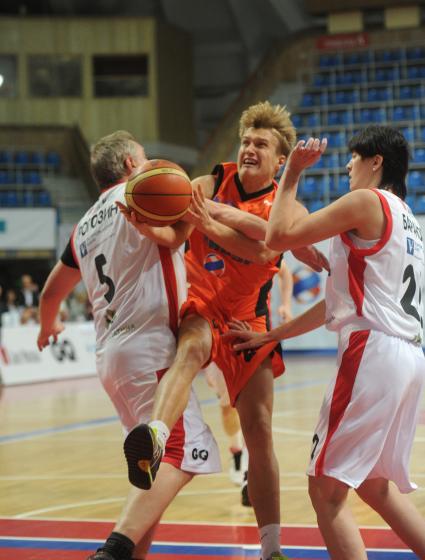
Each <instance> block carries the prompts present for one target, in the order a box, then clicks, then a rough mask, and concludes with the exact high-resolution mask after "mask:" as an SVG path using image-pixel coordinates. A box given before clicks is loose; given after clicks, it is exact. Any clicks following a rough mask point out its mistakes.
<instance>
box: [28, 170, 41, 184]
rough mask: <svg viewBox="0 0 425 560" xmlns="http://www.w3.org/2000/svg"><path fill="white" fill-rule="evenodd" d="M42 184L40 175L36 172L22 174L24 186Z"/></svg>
mask: <svg viewBox="0 0 425 560" xmlns="http://www.w3.org/2000/svg"><path fill="white" fill-rule="evenodd" d="M42 183H43V181H42V179H41V175H40V173H39V172H38V171H30V172H29V173H26V174H24V184H25V185H34V186H35V185H41V184H42Z"/></svg>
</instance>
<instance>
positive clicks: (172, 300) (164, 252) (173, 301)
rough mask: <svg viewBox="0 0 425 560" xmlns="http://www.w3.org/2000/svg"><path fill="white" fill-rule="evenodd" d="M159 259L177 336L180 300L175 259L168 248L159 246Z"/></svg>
mask: <svg viewBox="0 0 425 560" xmlns="http://www.w3.org/2000/svg"><path fill="white" fill-rule="evenodd" d="M158 250H159V258H160V260H161V266H162V274H163V276H164V282H165V291H166V292H167V299H168V309H169V312H170V329H171V330H172V331H173V333H174V336H177V329H178V319H179V298H178V295H177V279H176V271H175V270H174V264H173V257H172V256H171V251H170V249H168V248H167V247H161V246H159V245H158Z"/></svg>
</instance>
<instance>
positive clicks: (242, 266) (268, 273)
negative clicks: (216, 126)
mask: <svg viewBox="0 0 425 560" xmlns="http://www.w3.org/2000/svg"><path fill="white" fill-rule="evenodd" d="M213 174H214V175H215V176H216V184H215V189H214V197H213V200H215V201H217V202H222V203H224V204H230V205H231V206H234V207H236V208H239V209H241V210H244V211H246V212H250V213H251V214H255V215H256V216H260V217H261V218H263V219H265V220H268V218H269V214H270V210H271V206H272V203H273V200H274V197H275V194H276V189H277V183H276V182H273V183H272V184H271V185H270V186H269V187H266V188H264V189H262V190H261V191H259V192H255V193H246V192H245V191H244V189H243V186H242V183H241V182H240V179H239V176H238V174H237V166H236V164H235V163H223V164H220V165H217V166H216V168H215V169H214V171H213ZM189 247H190V248H189V250H188V251H187V252H186V268H187V278H188V282H189V297H191V296H192V297H196V298H200V299H201V300H203V301H204V302H205V303H207V304H208V305H209V306H213V307H214V311H215V313H214V314H216V313H217V312H218V313H219V314H220V315H221V316H222V317H224V318H227V319H229V318H231V317H233V318H237V319H241V320H252V319H254V318H255V317H260V316H266V317H267V318H268V304H269V299H270V289H271V286H272V279H273V276H274V275H275V273H276V272H277V271H278V263H279V258H276V259H275V260H274V261H273V262H271V263H267V264H256V263H253V262H249V261H247V260H244V259H241V258H239V257H237V256H235V255H231V254H230V253H229V252H228V251H226V250H224V249H222V248H221V247H219V246H218V245H217V244H216V243H214V242H213V241H211V240H210V239H208V238H207V237H206V236H205V235H204V234H203V233H200V232H198V231H197V230H195V231H194V232H193V234H192V235H191V237H190V241H189Z"/></svg>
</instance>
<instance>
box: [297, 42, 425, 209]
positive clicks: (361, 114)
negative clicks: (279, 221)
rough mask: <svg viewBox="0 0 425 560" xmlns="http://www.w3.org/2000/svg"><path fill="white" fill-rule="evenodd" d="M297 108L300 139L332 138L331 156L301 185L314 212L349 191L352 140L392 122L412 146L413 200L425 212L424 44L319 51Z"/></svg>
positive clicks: (410, 185)
mask: <svg viewBox="0 0 425 560" xmlns="http://www.w3.org/2000/svg"><path fill="white" fill-rule="evenodd" d="M292 109H293V121H294V124H295V126H296V127H297V131H298V135H299V137H300V138H304V139H306V138H308V137H309V136H321V137H323V136H326V137H327V138H328V149H327V151H326V154H325V155H324V156H323V158H322V159H321V161H320V162H319V163H318V164H316V165H315V166H314V167H313V168H311V169H309V170H307V172H306V173H305V176H304V178H303V180H302V182H301V184H300V190H299V194H300V197H301V198H302V199H303V201H304V202H305V204H306V205H307V206H308V207H309V209H310V210H317V209H318V208H320V207H322V206H323V205H325V204H328V203H329V202H330V201H332V200H333V199H335V198H337V197H338V196H340V195H341V194H343V193H345V192H347V191H348V176H347V171H346V169H345V166H346V164H347V162H348V160H349V157H350V156H349V154H348V152H347V147H346V146H347V142H348V140H349V139H350V138H351V137H352V136H353V135H354V134H355V133H356V132H357V131H358V130H359V129H360V128H362V127H364V126H366V125H368V124H391V125H392V126H396V127H397V128H399V130H400V131H401V132H402V133H403V134H404V135H405V137H406V139H407V140H408V141H409V143H410V146H411V148H412V160H411V163H410V171H409V174H408V181H407V183H408V191H409V199H408V202H409V203H410V204H411V206H412V209H413V211H414V212H417V213H425V47H423V46H402V47H390V48H376V49H371V48H370V47H369V48H368V49H367V50H366V49H365V50H358V51H353V52H335V53H326V54H321V55H317V60H316V65H315V70H314V72H313V75H312V78H311V81H310V85H308V86H307V87H306V89H305V91H304V92H303V95H302V98H301V101H300V104H299V106H298V107H297V108H292Z"/></svg>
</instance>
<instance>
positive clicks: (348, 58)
mask: <svg viewBox="0 0 425 560" xmlns="http://www.w3.org/2000/svg"><path fill="white" fill-rule="evenodd" d="M343 61H344V64H361V63H362V62H363V61H362V56H361V54H360V53H359V52H351V53H347V54H346V55H344V59H343Z"/></svg>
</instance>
